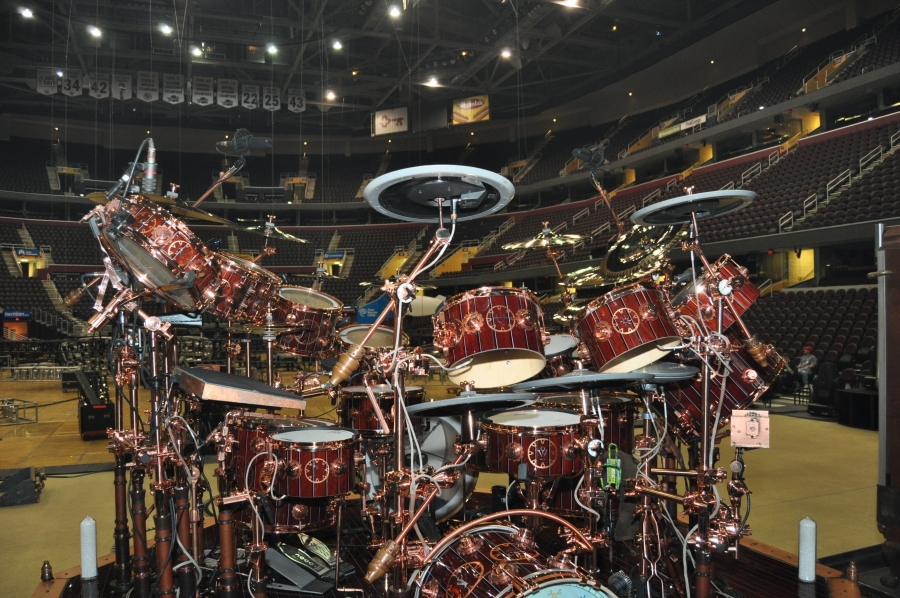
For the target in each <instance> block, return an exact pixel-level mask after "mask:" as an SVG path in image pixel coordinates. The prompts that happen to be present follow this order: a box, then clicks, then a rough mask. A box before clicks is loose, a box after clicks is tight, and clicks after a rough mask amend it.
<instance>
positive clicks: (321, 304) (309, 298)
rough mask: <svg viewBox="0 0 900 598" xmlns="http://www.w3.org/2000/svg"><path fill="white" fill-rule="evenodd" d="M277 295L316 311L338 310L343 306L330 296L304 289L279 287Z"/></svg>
mask: <svg viewBox="0 0 900 598" xmlns="http://www.w3.org/2000/svg"><path fill="white" fill-rule="evenodd" d="M278 294H279V295H281V297H282V298H284V299H287V300H288V301H290V302H291V303H297V304H299V305H305V306H307V307H315V308H316V309H340V308H341V307H343V304H342V303H341V302H340V301H338V300H337V299H335V298H334V297H332V296H331V295H326V294H325V293H320V292H319V291H314V290H313V289H308V288H306V287H281V288H279V289H278Z"/></svg>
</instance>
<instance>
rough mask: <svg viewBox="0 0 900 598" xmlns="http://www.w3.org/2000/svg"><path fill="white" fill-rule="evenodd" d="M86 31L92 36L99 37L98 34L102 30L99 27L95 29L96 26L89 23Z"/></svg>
mask: <svg viewBox="0 0 900 598" xmlns="http://www.w3.org/2000/svg"><path fill="white" fill-rule="evenodd" d="M88 33H90V34H91V35H92V36H93V37H100V34H101V33H102V32H101V31H100V30H99V29H97V28H96V27H94V26H93V25H91V26H90V27H88Z"/></svg>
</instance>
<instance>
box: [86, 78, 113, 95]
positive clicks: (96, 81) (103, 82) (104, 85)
mask: <svg viewBox="0 0 900 598" xmlns="http://www.w3.org/2000/svg"><path fill="white" fill-rule="evenodd" d="M88 95H90V96H91V97H92V98H97V99H98V100H102V99H104V98H108V97H109V73H94V74H93V75H88Z"/></svg>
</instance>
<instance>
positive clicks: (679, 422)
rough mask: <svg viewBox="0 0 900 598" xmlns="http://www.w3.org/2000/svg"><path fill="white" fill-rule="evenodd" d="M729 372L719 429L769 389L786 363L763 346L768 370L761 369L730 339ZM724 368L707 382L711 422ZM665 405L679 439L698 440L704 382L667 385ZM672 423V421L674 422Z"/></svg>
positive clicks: (716, 406) (717, 370) (717, 400)
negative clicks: (733, 412)
mask: <svg viewBox="0 0 900 598" xmlns="http://www.w3.org/2000/svg"><path fill="white" fill-rule="evenodd" d="M731 340H732V347H731V373H730V374H729V375H728V378H727V380H726V381H725V398H724V402H723V404H722V414H721V416H720V420H719V426H720V427H721V426H725V425H726V424H727V423H728V422H729V421H730V420H731V412H732V411H734V410H735V409H745V408H747V407H749V406H750V405H752V404H753V403H754V402H755V401H756V400H757V399H758V398H759V397H761V396H762V395H763V393H764V392H766V390H768V389H769V386H770V385H771V384H772V383H773V382H774V381H775V380H776V379H777V378H778V375H779V374H780V373H781V370H782V369H784V365H785V361H784V358H783V357H781V355H779V354H778V352H777V351H775V350H774V349H773V348H772V346H771V345H767V346H766V361H767V362H768V364H769V365H768V367H765V368H763V367H760V365H759V364H758V363H756V362H755V361H754V360H753V358H752V357H750V355H749V354H748V353H747V352H746V351H745V350H744V349H743V348H742V347H741V344H740V341H738V340H737V339H736V338H732V339H731ZM721 373H723V368H722V366H721V365H720V366H719V367H718V368H716V374H717V375H716V376H714V377H712V378H711V379H710V381H709V410H710V416H709V421H710V423H712V422H714V421H715V417H716V410H717V409H718V406H719V396H720V394H721V393H722V376H720V375H719V374H721ZM666 403H667V404H668V406H669V408H670V409H671V411H670V412H669V422H671V423H674V426H673V427H674V429H675V430H676V433H677V434H678V436H679V437H680V438H681V439H682V440H684V441H685V442H688V441H690V440H692V439H694V438H698V437H699V436H700V433H701V426H702V422H703V381H702V380H696V381H694V382H692V383H689V382H679V383H674V384H671V385H670V388H669V390H668V391H667V393H666ZM673 420H674V421H673Z"/></svg>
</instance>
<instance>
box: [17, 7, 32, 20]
mask: <svg viewBox="0 0 900 598" xmlns="http://www.w3.org/2000/svg"><path fill="white" fill-rule="evenodd" d="M19 14H20V15H22V16H23V17H25V18H26V19H30V18H31V17H33V16H34V13H33V12H31V9H30V8H20V9H19Z"/></svg>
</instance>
